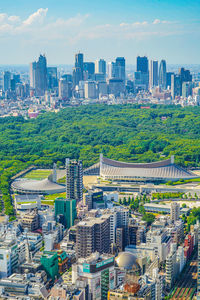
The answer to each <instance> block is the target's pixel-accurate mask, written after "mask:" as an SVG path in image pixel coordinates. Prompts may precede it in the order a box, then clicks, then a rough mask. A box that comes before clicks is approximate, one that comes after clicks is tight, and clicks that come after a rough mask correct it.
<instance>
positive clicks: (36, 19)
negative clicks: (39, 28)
mask: <svg viewBox="0 0 200 300" xmlns="http://www.w3.org/2000/svg"><path fill="white" fill-rule="evenodd" d="M47 11H48V8H39V9H38V10H37V11H36V12H34V13H33V14H32V15H30V16H29V17H28V19H26V20H25V21H23V24H24V25H27V26H30V25H32V24H34V23H42V22H43V21H44V18H45V17H46V14H47Z"/></svg>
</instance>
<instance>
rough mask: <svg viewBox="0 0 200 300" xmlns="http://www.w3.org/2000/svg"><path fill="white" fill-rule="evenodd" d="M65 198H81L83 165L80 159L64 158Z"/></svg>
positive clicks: (79, 199) (78, 199)
mask: <svg viewBox="0 0 200 300" xmlns="http://www.w3.org/2000/svg"><path fill="white" fill-rule="evenodd" d="M65 166H66V198H67V199H75V200H76V201H77V202H78V201H82V200H83V166H82V161H76V160H70V159H69V158H67V159H66V164H65Z"/></svg>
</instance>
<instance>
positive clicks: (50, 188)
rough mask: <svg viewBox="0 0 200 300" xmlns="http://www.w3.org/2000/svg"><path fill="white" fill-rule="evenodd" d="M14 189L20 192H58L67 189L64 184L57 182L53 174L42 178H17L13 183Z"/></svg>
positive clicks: (48, 193) (47, 193)
mask: <svg viewBox="0 0 200 300" xmlns="http://www.w3.org/2000/svg"><path fill="white" fill-rule="evenodd" d="M11 187H12V190H13V191H14V192H18V193H20V194H46V195H50V194H56V193H63V192H65V190H66V187H65V185H64V184H59V183H57V182H56V180H55V178H54V177H53V174H51V175H49V176H48V178H45V179H42V180H33V179H27V178H17V179H15V180H14V181H13V182H12V184H11Z"/></svg>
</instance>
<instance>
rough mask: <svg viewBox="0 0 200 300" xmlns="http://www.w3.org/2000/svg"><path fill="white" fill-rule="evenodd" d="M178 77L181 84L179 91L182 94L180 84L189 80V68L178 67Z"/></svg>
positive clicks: (190, 78) (190, 79)
mask: <svg viewBox="0 0 200 300" xmlns="http://www.w3.org/2000/svg"><path fill="white" fill-rule="evenodd" d="M179 77H180V84H181V91H180V95H181V96H182V86H183V83H184V82H191V81H192V75H191V74H190V71H189V70H185V69H184V68H180V69H179Z"/></svg>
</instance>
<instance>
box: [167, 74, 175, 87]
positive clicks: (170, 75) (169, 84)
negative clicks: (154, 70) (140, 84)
mask: <svg viewBox="0 0 200 300" xmlns="http://www.w3.org/2000/svg"><path fill="white" fill-rule="evenodd" d="M172 75H174V73H173V72H167V76H166V78H167V84H166V85H167V87H168V86H169V87H171V79H172V78H171V77H172Z"/></svg>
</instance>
